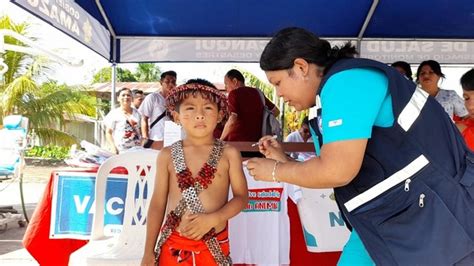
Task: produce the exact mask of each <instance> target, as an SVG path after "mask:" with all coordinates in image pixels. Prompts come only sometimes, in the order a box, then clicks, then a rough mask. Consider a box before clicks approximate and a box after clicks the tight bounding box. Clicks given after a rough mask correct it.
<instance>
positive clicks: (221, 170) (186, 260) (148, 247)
mask: <svg viewBox="0 0 474 266" xmlns="http://www.w3.org/2000/svg"><path fill="white" fill-rule="evenodd" d="M166 104H167V108H168V110H169V111H170V115H171V116H172V119H173V120H174V121H175V122H176V123H178V124H181V125H182V127H183V129H184V131H185V133H186V137H185V139H184V140H182V141H178V142H176V143H174V144H173V145H171V146H170V147H166V148H163V149H162V150H161V152H160V154H159V156H158V159H157V164H158V170H157V176H156V181H155V189H154V191H153V196H152V198H151V203H150V207H149V211H148V217H147V236H146V243H145V251H144V255H143V259H142V265H154V264H156V263H157V264H159V265H162V266H169V265H206V266H207V265H231V263H232V262H231V260H230V257H229V243H228V238H227V220H229V219H230V218H231V217H233V216H235V215H237V214H238V213H239V212H240V211H241V210H242V209H244V207H245V206H246V205H247V193H248V192H247V182H246V180H245V177H244V174H243V171H242V163H241V157H240V153H239V151H238V150H237V149H235V148H234V147H232V146H229V145H226V144H224V143H223V142H222V141H220V140H218V139H215V138H214V137H213V134H212V133H213V131H214V128H215V127H216V125H217V123H219V122H220V121H221V120H222V119H225V117H226V116H227V102H226V98H225V96H224V95H223V94H222V93H220V92H219V91H218V90H216V89H214V88H211V87H209V86H204V85H201V84H197V83H194V84H186V85H181V86H179V87H177V88H175V89H173V90H172V91H171V92H170V94H169V96H168V97H167V98H166ZM229 185H230V187H231V188H232V194H233V198H232V199H231V200H230V201H229V200H228V193H229ZM165 211H166V212H168V214H167V216H166V219H165V217H164V216H165ZM163 220H165V222H164V224H163V226H162V227H161V233H160V226H161V225H162V223H163ZM158 235H160V238H159V239H158ZM157 239H158V241H157ZM155 243H156V250H155ZM155 258H156V261H155Z"/></svg>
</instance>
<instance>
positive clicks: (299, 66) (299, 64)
mask: <svg viewBox="0 0 474 266" xmlns="http://www.w3.org/2000/svg"><path fill="white" fill-rule="evenodd" d="M293 69H294V70H295V71H298V72H299V73H300V74H301V75H302V76H303V77H307V76H308V74H309V64H308V61H306V60H304V59H303V58H296V59H295V60H294V61H293Z"/></svg>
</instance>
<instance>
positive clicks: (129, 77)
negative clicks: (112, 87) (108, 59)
mask: <svg viewBox="0 0 474 266" xmlns="http://www.w3.org/2000/svg"><path fill="white" fill-rule="evenodd" d="M116 70H117V82H136V81H137V78H136V77H135V75H133V74H132V72H131V71H130V70H128V69H123V68H120V67H117V69H116ZM111 77H112V68H111V67H104V68H102V69H101V70H99V71H98V72H97V73H96V74H95V75H94V77H93V78H92V83H104V82H110V81H111V80H112V78H111Z"/></svg>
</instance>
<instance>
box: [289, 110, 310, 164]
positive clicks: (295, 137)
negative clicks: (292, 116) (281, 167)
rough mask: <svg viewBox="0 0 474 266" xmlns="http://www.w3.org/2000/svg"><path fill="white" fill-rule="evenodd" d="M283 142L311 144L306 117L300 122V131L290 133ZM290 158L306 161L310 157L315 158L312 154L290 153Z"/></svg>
mask: <svg viewBox="0 0 474 266" xmlns="http://www.w3.org/2000/svg"><path fill="white" fill-rule="evenodd" d="M285 142H313V139H312V138H311V132H309V123H308V117H307V116H306V117H305V118H304V119H303V121H302V122H301V127H300V129H298V130H296V131H293V132H291V133H290V134H289V135H288V136H287V137H286V139H285ZM290 156H291V158H294V159H297V160H301V161H306V160H308V159H309V158H311V157H312V156H315V154H314V152H292V153H290Z"/></svg>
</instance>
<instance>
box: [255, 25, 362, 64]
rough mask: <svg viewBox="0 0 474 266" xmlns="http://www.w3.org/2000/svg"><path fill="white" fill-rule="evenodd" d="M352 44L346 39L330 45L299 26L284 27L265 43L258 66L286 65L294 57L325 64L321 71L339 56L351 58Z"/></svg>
mask: <svg viewBox="0 0 474 266" xmlns="http://www.w3.org/2000/svg"><path fill="white" fill-rule="evenodd" d="M355 54H357V51H356V49H355V47H354V46H353V45H352V44H351V43H350V42H348V43H346V44H345V45H343V46H342V47H338V46H334V47H332V48H331V44H330V43H329V42H328V41H326V40H323V39H320V38H319V37H318V36H316V35H315V34H313V33H312V32H309V31H307V30H305V29H302V28H296V27H292V28H285V29H282V30H280V31H279V32H277V34H276V35H275V36H273V38H272V39H271V40H270V42H269V43H268V44H267V46H265V49H264V50H263V52H262V55H261V57H260V68H261V69H262V70H264V71H273V70H283V69H290V68H292V67H293V65H294V61H295V59H296V58H303V59H304V60H306V61H307V62H308V63H313V64H316V65H318V66H321V67H325V72H327V70H328V69H329V68H330V67H331V66H332V65H333V64H334V63H335V62H336V61H337V60H339V59H342V58H352V57H354V55H355Z"/></svg>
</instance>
